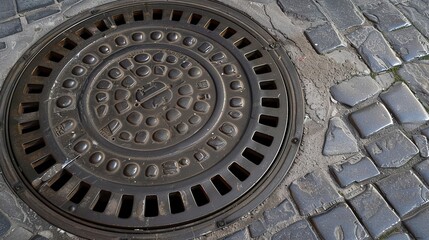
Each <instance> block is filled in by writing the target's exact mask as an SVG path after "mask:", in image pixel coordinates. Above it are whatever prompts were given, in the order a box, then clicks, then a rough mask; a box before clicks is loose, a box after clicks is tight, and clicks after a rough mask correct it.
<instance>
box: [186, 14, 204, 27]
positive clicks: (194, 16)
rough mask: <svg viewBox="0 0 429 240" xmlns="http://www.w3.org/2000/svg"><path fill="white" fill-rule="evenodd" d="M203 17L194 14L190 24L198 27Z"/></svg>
mask: <svg viewBox="0 0 429 240" xmlns="http://www.w3.org/2000/svg"><path fill="white" fill-rule="evenodd" d="M202 17H203V16H201V15H200V14H195V13H192V15H191V17H190V18H189V23H190V24H193V25H197V24H198V23H199V22H200V20H201V18H202Z"/></svg>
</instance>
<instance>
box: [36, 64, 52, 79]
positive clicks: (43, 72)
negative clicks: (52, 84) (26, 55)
mask: <svg viewBox="0 0 429 240" xmlns="http://www.w3.org/2000/svg"><path fill="white" fill-rule="evenodd" d="M51 72H52V68H48V67H43V66H37V67H36V68H35V69H34V70H33V74H32V75H33V76H39V77H49V76H50V75H51Z"/></svg>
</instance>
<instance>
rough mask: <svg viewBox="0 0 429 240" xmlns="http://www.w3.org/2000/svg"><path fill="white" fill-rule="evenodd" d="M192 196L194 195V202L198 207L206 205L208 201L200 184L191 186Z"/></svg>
mask: <svg viewBox="0 0 429 240" xmlns="http://www.w3.org/2000/svg"><path fill="white" fill-rule="evenodd" d="M191 192H192V196H193V197H194V200H195V203H196V204H197V206H198V207H200V206H203V205H206V204H207V203H209V202H210V199H209V197H208V196H207V193H206V192H205V191H204V189H203V187H202V186H201V185H197V186H193V187H192V188H191Z"/></svg>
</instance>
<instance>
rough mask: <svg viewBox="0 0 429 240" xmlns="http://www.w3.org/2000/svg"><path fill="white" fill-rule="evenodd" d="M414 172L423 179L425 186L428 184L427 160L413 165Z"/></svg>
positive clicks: (428, 163) (428, 167)
mask: <svg viewBox="0 0 429 240" xmlns="http://www.w3.org/2000/svg"><path fill="white" fill-rule="evenodd" d="M414 169H415V170H416V172H417V173H418V174H419V175H420V176H421V177H422V178H423V180H424V181H425V182H426V184H429V160H424V161H422V162H419V163H418V164H416V165H414Z"/></svg>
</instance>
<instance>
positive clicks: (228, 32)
mask: <svg viewBox="0 0 429 240" xmlns="http://www.w3.org/2000/svg"><path fill="white" fill-rule="evenodd" d="M236 33H237V31H235V30H234V29H232V28H230V27H227V28H226V29H225V30H223V32H222V33H221V34H220V35H221V36H222V37H224V38H226V39H228V38H230V37H232V36H233V35H234V34H236Z"/></svg>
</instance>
